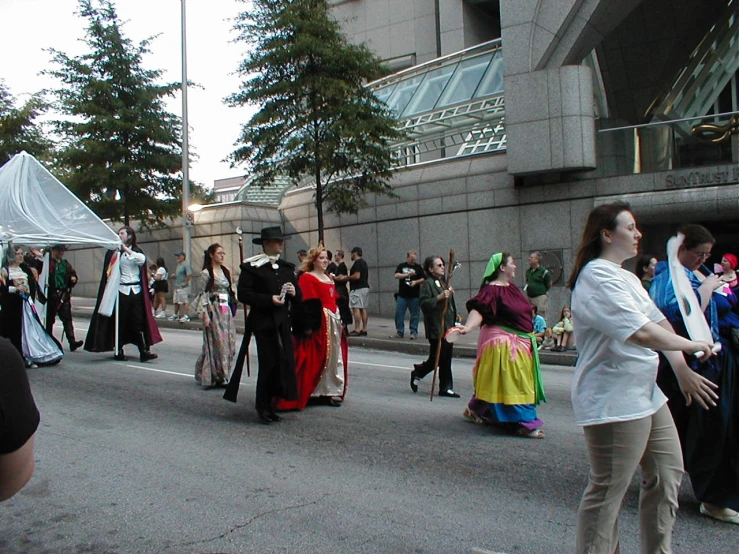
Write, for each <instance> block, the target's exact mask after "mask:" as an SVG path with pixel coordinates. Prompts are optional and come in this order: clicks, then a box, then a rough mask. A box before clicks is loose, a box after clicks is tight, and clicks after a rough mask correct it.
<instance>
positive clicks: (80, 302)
mask: <svg viewBox="0 0 739 554" xmlns="http://www.w3.org/2000/svg"><path fill="white" fill-rule="evenodd" d="M94 308H95V299H94V298H84V297H76V296H73V297H72V316H73V317H75V318H83V319H89V318H90V316H91V315H92V311H93V309H94ZM173 313H174V311H173V306H171V305H168V306H167V315H168V316H169V315H172V314H173ZM155 321H156V322H157V324H158V325H159V327H160V328H162V329H193V330H199V329H202V323H201V321H200V320H199V319H193V320H192V321H188V322H187V323H180V322H179V321H169V320H168V319H156V320H155ZM407 326H408V322H407V321H406V331H407ZM236 332H237V333H240V334H243V333H244V309H243V306H239V311H238V313H237V314H236ZM394 334H395V321H394V319H392V318H389V317H378V316H374V315H370V318H369V332H368V335H367V336H366V337H349V345H350V346H361V347H364V348H372V349H375V350H387V351H390V352H404V353H406V354H415V355H418V356H421V357H425V356H427V355H428V349H429V343H428V341H427V340H426V339H425V338H424V331H423V322H422V323H421V326H420V329H419V336H418V339H416V340H410V339H409V338H408V337H409V333H408V332H406V336H405V338H403V339H396V338H389V337H390V336H391V335H394ZM477 336H478V332H477V331H476V332H474V333H471V334H469V335H465V336H463V337H461V338H460V339H459V341H458V342H456V343H455V344H454V356H455V357H457V358H475V357H476V355H477ZM539 358H540V359H541V363H543V364H552V365H563V366H574V365H575V359H576V354H575V352H574V351H567V352H551V351H549V350H540V351H539Z"/></svg>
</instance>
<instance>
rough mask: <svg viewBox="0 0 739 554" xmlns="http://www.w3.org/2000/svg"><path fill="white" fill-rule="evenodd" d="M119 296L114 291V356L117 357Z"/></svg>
mask: <svg viewBox="0 0 739 554" xmlns="http://www.w3.org/2000/svg"><path fill="white" fill-rule="evenodd" d="M119 296H120V295H119V293H118V291H116V295H115V308H114V310H115V331H114V333H115V354H114V356H117V355H118V353H119V352H118V325H119V319H118V312H119V310H118V299H119Z"/></svg>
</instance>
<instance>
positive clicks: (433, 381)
mask: <svg viewBox="0 0 739 554" xmlns="http://www.w3.org/2000/svg"><path fill="white" fill-rule="evenodd" d="M453 267H454V248H452V249H451V250H449V262H448V265H447V267H446V272H447V273H446V282H445V283H444V289H445V290H448V289H449V287H450V286H451V283H452V274H453V271H452V268H453ZM448 310H449V297H447V298H445V299H444V309H443V310H442V311H441V325H440V327H439V342H437V343H436V361H435V362H434V376H433V377H432V378H431V395H430V396H429V402H433V401H434V387H435V386H436V374H437V373H438V371H439V359H440V358H441V341H443V340H444V322H445V321H446V313H447V311H448Z"/></svg>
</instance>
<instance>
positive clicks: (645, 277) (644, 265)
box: [636, 254, 657, 292]
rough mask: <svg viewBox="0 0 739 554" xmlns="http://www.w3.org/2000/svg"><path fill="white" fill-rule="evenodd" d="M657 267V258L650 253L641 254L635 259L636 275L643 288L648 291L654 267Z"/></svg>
mask: <svg viewBox="0 0 739 554" xmlns="http://www.w3.org/2000/svg"><path fill="white" fill-rule="evenodd" d="M655 267H657V258H655V257H654V256H652V255H651V254H642V255H641V256H639V259H638V260H637V261H636V276H637V277H639V279H640V280H641V284H642V286H643V287H644V290H646V291H647V292H649V287H651V286H652V279H653V278H654V268H655Z"/></svg>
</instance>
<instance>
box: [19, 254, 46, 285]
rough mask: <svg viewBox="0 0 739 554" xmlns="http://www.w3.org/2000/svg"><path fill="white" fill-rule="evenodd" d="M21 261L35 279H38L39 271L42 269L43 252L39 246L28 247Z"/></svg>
mask: <svg viewBox="0 0 739 554" xmlns="http://www.w3.org/2000/svg"><path fill="white" fill-rule="evenodd" d="M23 261H24V262H25V264H26V265H27V266H28V267H29V269H30V270H31V273H32V274H33V278H34V279H36V281H38V280H39V277H40V275H41V272H42V271H43V269H44V254H43V252H42V251H41V249H40V248H36V247H35V246H32V247H31V248H29V249H28V252H26V254H25V255H24V256H23Z"/></svg>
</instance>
